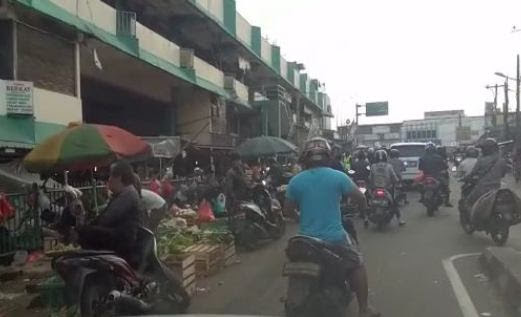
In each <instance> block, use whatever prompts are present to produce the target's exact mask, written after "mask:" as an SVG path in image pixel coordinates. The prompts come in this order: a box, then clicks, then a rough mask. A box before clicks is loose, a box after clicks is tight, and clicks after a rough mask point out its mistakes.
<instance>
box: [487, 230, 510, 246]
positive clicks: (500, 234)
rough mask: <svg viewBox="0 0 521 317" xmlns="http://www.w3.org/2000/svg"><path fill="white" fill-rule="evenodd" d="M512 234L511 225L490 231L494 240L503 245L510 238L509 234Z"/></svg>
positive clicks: (498, 244)
mask: <svg viewBox="0 0 521 317" xmlns="http://www.w3.org/2000/svg"><path fill="white" fill-rule="evenodd" d="M509 234H510V228H509V227H503V228H499V229H497V230H494V231H493V232H491V233H490V235H491V236H492V240H494V242H495V243H496V245H497V246H499V247H502V246H504V245H505V243H506V242H507V240H508V236H509Z"/></svg>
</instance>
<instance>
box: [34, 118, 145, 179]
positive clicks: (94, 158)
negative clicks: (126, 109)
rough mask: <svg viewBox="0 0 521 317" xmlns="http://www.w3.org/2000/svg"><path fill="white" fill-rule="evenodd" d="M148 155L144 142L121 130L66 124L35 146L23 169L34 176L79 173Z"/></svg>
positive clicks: (112, 127)
mask: <svg viewBox="0 0 521 317" xmlns="http://www.w3.org/2000/svg"><path fill="white" fill-rule="evenodd" d="M150 154H151V148H150V146H149V145H148V144H147V143H146V142H144V141H143V140H141V139H140V138H139V137H137V136H135V135H133V134H132V133H130V132H128V131H125V130H123V129H121V128H118V127H115V126H107V125H97V124H70V125H69V127H68V128H67V129H65V130H63V131H62V132H60V133H58V134H55V135H53V136H51V137H50V138H48V139H47V140H45V141H43V142H42V143H41V144H40V145H38V146H36V147H35V148H34V149H33V150H32V151H31V152H30V153H29V154H28V155H27V156H26V157H25V159H24V165H25V167H26V168H27V170H28V171H30V172H34V173H48V172H60V171H65V170H68V171H80V170H87V169H91V168H94V167H95V166H106V165H109V164H111V163H112V162H114V161H116V160H118V159H135V158H137V157H146V156H149V155H150Z"/></svg>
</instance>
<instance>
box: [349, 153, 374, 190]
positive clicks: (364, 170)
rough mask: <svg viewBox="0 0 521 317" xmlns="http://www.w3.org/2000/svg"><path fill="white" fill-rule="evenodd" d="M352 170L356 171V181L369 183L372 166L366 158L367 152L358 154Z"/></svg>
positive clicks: (354, 177)
mask: <svg viewBox="0 0 521 317" xmlns="http://www.w3.org/2000/svg"><path fill="white" fill-rule="evenodd" d="M351 169H352V170H353V171H355V175H354V176H353V180H354V181H358V180H363V181H365V182H366V183H367V182H369V173H370V170H371V169H370V165H369V160H368V159H367V158H366V156H365V152H364V151H362V150H359V151H358V152H356V155H355V161H354V162H353V164H352V165H351Z"/></svg>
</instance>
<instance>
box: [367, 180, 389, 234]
mask: <svg viewBox="0 0 521 317" xmlns="http://www.w3.org/2000/svg"><path fill="white" fill-rule="evenodd" d="M369 202H370V204H369V211H368V216H369V221H371V222H372V223H374V224H375V225H376V226H377V227H378V229H383V228H384V227H385V226H386V225H387V224H389V222H391V220H392V219H393V216H394V213H393V212H392V208H391V207H392V201H391V198H390V194H389V192H388V191H387V190H386V189H385V188H376V189H374V190H373V191H372V193H371V199H370V201H369Z"/></svg>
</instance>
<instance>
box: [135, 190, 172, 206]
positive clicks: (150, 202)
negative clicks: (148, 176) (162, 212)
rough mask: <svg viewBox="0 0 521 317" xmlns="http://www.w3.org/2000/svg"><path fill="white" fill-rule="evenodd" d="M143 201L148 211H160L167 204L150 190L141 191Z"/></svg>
mask: <svg viewBox="0 0 521 317" xmlns="http://www.w3.org/2000/svg"><path fill="white" fill-rule="evenodd" d="M141 201H142V202H143V206H144V207H145V209H146V210H155V209H159V208H161V207H163V206H164V205H165V204H166V201H165V200H164V199H163V197H161V196H159V195H158V194H156V193H154V192H153V191H151V190H148V189H142V190H141Z"/></svg>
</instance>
